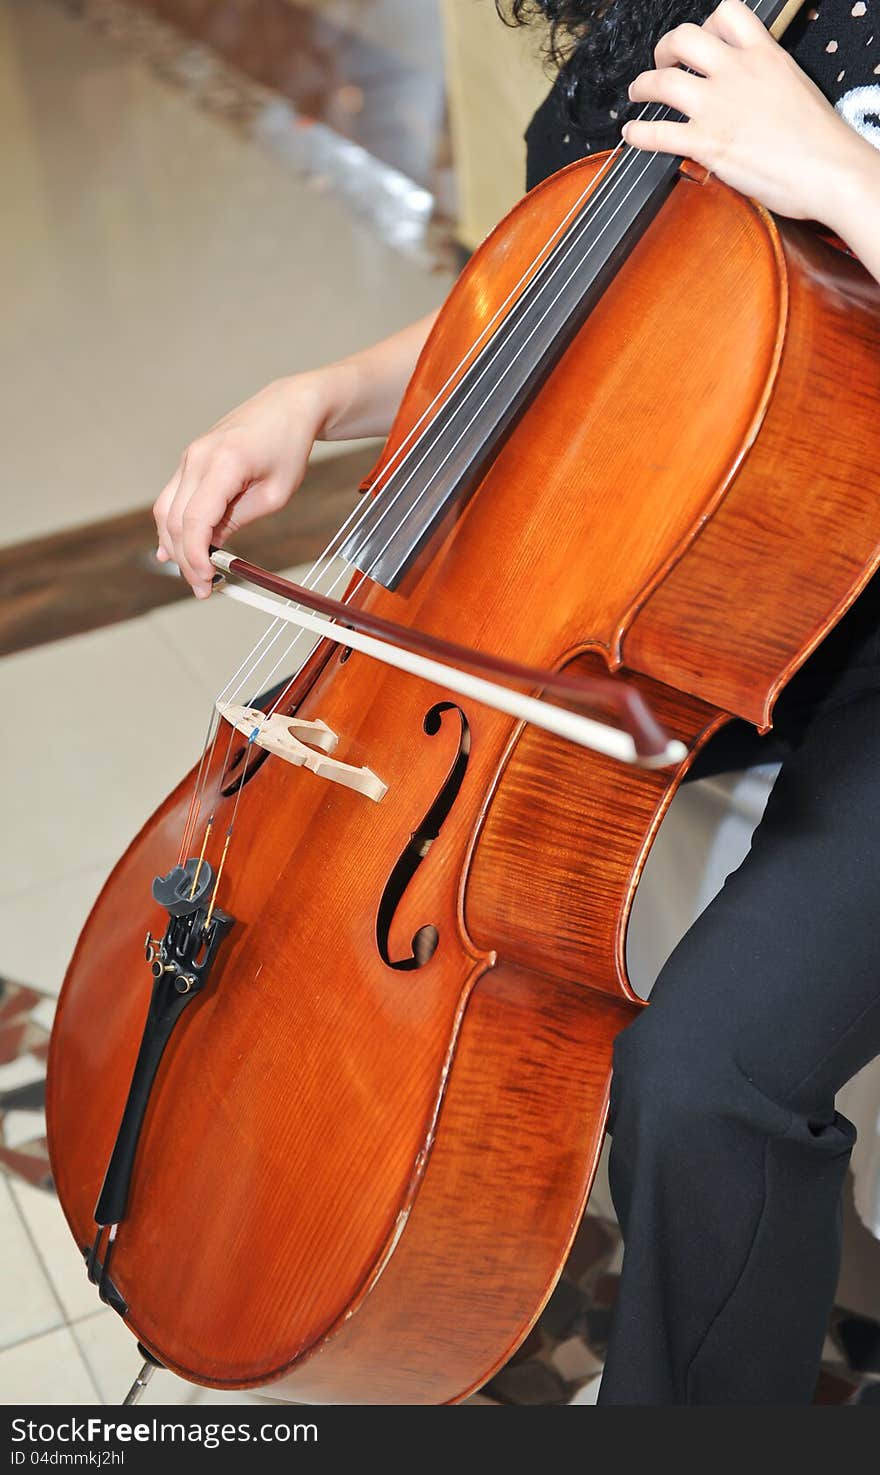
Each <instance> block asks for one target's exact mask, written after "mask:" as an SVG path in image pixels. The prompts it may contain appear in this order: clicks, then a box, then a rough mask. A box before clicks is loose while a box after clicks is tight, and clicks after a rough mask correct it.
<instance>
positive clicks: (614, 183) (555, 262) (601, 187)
mask: <svg viewBox="0 0 880 1475" xmlns="http://www.w3.org/2000/svg"><path fill="white" fill-rule="evenodd" d="M746 3H747V5H748V8H749V9H750V10H751V11H752V14H757V12H758V10H759V9H760V5H761V3H762V0H754V3H750V0H746ZM683 70H685V71H690V72H691V75H695V73H694V72H693V69H692V68H687V67H685V68H683ZM652 108H655V109H656V112H655V115H654V117H653V118H652V119H651V121H653V122H662V121H665V120H667V119H668V118H669V115H670V113H671V112H674V111H675V109H674V108H672V107H670V106H667V105H666V104H660V103H658V104H654V103H646V104H644V106H643V107H642V109H641V112H639V113H637V114H636V115H635V118H634V120H633V121H641V120H643V119H644V118H645V115H646V114H647V113H648V112H650V111H651V109H652ZM625 149H628V150H629V152H628V156H627V157H626V158H625V159H623V160H622V161H620V160H619V155H620V154H621V152H622V151H623V150H625ZM643 156H644V158H645V167H644V168H643V169H642V171H641V173H640V174H639V175H638V176H637V179H636V181H635V182H634V183H633V185H632V186H631V188H630V190H629V191H628V193H627V196H624V201H625V199H626V198H628V195H629V194H631V193H632V190H633V189H634V188H635V186H636V184H637V183H638V181H639V179H640V178H642V177H643V175H644V173H645V172H646V170H647V168H648V167H649V166H650V163H651V161H652V160H653V159H655V158H657V156H658V155H657V153H656V151H653V152H648V151H647V150H642V149H637V148H634V147H633V146H632V145H627V144H626V142H625V140H623V139H621V141H620V142H619V143H618V144H617V145H616V146H615V148H614V149H613V150H612V152H611V153H610V154H609V157H608V158H607V159H606V161H605V164H604V165H603V166H602V169H601V170H600V171H599V174H598V176H597V178H596V180H595V181H592V182H591V183H590V184H588V185H587V186H586V188H585V189H584V190H583V191H582V192H581V194H580V196H579V197H578V199H577V200H576V201H575V202H574V204H573V205H572V206H571V207H570V208H569V210H568V212H567V214H566V215H565V216H564V217H563V218H562V220H561V222H560V223H559V224H558V225H557V226H556V227H555V229H554V231H553V232H552V233H551V235H550V236H549V237H548V239H547V241H546V242H544V243H543V245H542V246H541V248H540V250H539V251H538V253H537V254H536V256H535V257H534V258H533V260H532V262H531V263H530V264H529V266H528V267H526V269H525V271H524V272H523V273H522V274H521V276H520V278H519V280H518V281H517V283H516V284H515V285H514V287H513V288H512V289H511V291H510V293H509V294H508V296H507V298H506V299H505V300H504V302H503V303H502V304H501V307H500V308H499V309H498V311H497V312H496V313H495V314H494V316H493V317H492V318H491V319H490V321H489V323H488V324H487V325H486V327H485V328H484V329H483V331H482V333H481V334H480V335H479V337H478V338H477V339H476V341H475V343H473V344H472V345H471V346H470V348H469V349H468V350H467V352H466V353H465V354H464V355H463V357H462V358H461V360H460V361H459V363H458V365H457V366H456V368H455V369H454V370H453V371H452V373H451V374H450V376H449V377H448V378H447V380H446V383H445V384H444V385H443V386H442V387H441V389H440V390H439V391H438V393H437V394H436V395H435V396H434V399H433V400H432V401H431V403H430V404H429V405H428V407H427V409H426V410H425V411H424V412H423V414H422V416H421V417H420V419H419V420H418V421H417V422H416V423H415V425H414V426H413V427H412V429H411V431H410V432H409V434H408V435H407V437H406V438H405V439H404V441H403V442H402V443H401V445H400V446H399V447H398V450H397V452H396V453H395V455H394V456H392V457H391V459H390V461H389V462H388V463H387V464H386V465H385V466H384V467H382V469H381V470H380V471H379V473H378V474H377V477H376V480H375V482H374V483H373V485H372V487H371V488H370V491H372V492H373V493H374V494H375V495H378V492H377V487H378V484H379V482H380V480H381V478H382V476H383V475H386V476H387V479H386V485H385V487H384V488H383V491H387V490H388V485H389V483H390V481H391V480H392V470H391V468H392V467H393V466H394V462H395V460H396V458H397V455H399V453H400V451H402V450H403V449H404V447H405V446H406V444H407V442H408V441H409V440H410V439H411V438H412V436H413V435H414V434H415V432H416V431H417V430H418V429H419V427H420V425H421V424H422V423H423V421H424V420H425V419H426V417H427V416H428V415H429V414H430V413H431V411H432V410H433V409H434V407H435V406H436V404H437V401H438V400H439V399H440V397H441V396H442V395H443V394H444V393H445V391H446V389H447V388H448V387H449V385H450V384H451V383H452V382H453V380H454V379H455V377H456V375H457V374H458V373H459V372H460V371H461V370H462V369H463V367H464V365H465V364H466V363H467V360H468V358H470V356H471V354H472V353H475V352H476V350H477V347H478V345H479V343H480V341H481V339H482V338H483V337H484V336H485V334H486V333H487V332H488V331H489V329H491V328H492V326H493V324H494V323H495V322H496V321H497V319H498V317H499V315H500V314H501V313H502V312H504V310H505V308H506V307H507V305H508V304H509V303H510V301H511V298H512V297H513V296H514V295H515V293H516V292H517V291H518V290H519V288H520V287H521V286H522V285H523V283H524V282H525V281H526V278H527V277H528V275H529V273H530V272H531V271H532V270H533V269H535V274H534V276H533V277H532V279H531V281H529V282H528V285H527V286H526V287H525V288H524V290H523V292H522V296H521V298H520V299H519V301H520V302H524V301H525V300H526V294H527V293H529V292H531V293H532V294H533V295H534V289H535V287H536V284H538V283H539V279H540V277H541V276H542V275H543V274H544V272H545V271H546V269H547V268H548V267H550V268H551V270H550V273H549V276H548V277H547V278H546V280H545V281H544V282H543V283H541V284H540V286H539V287H538V290H539V291H542V290H543V287H544V286H545V285H546V284H547V281H549V280H550V278H551V277H552V275H553V274H554V273H555V272H556V270H557V269H558V267H559V265H560V264H561V262H560V260H559V259H558V258H559V250H560V249H561V248H563V247H565V245H566V242H567V241H571V242H572V243H574V238H575V237H576V236H577V235H578V232H579V234H580V237H581V238H582V237H583V235H584V234H585V233H586V230H587V229H588V228H589V224H590V220H591V215H592V214H593V213H595V211H596V209H598V208H599V206H600V204H602V203H603V201H604V198H605V197H606V196H607V195H608V194H610V193H611V192H613V191H614V190H615V189H616V188H617V187H618V186H619V185H620V184H621V182H622V181H623V179H624V176H625V175H626V173H627V172H628V171H629V172H631V170H630V165H631V164H632V163H633V161H634V160H636V159H640V158H642V157H643ZM585 199H586V200H587V207H586V209H585V210H584V211H583V213H582V214H581V217H580V219H579V220H578V221H577V222H576V224H575V227H574V229H573V230H572V231H571V233H570V235H569V236H563V237H562V238H561V239H560V233H561V232H562V231H563V230H564V229H565V226H566V225H567V222H568V221H569V220H570V219H571V217H572V215H574V214H575V213H576V212H577V210H578V209H579V208H580V206H581V204H582V203H583V202H584V200H585ZM622 204H623V201H621V203H620V205H618V207H617V209H616V210H615V212H614V214H615V215H616V214H617V213H618V212H619V209H620V208H621V206H622ZM613 218H614V217H613V216H612V219H613ZM607 223H610V222H607ZM607 223H606V224H607ZM581 227H583V229H581ZM603 229H604V228H603ZM601 234H602V232H600V235H601ZM554 238H556V248H554ZM597 239H598V237H597ZM571 249H572V247H571V246H569V249H568V250H566V251H565V252H564V254H563V255H562V257H561V261H562V262H564V260H565V259H566V258H567V256H568V255H570V254H571ZM547 251H549V252H550V253H551V254H549V255H547V256H546V258H545V260H544V261H543V262H541V264H540V267H538V262H539V261H540V258H541V256H542V255H543V254H544V252H547ZM536 268H537V269H536ZM517 305H519V303H518V304H517ZM494 336H495V335H493V337H492V339H490V341H489V343H488V344H487V345H486V347H485V349H484V350H483V352H482V353H481V354H480V355H479V356H478V357H476V358H474V359H473V360H472V362H471V363H470V364H469V365H468V368H467V371H466V373H465V374H463V376H462V379H461V381H460V383H459V385H458V387H459V388H461V385H462V384H463V383H464V382H465V379H466V378H467V376H468V375H469V374H470V373H471V372H472V371H473V370H474V369H476V368H478V367H479V366H480V365H481V364H482V362H483V357H484V356H485V353H487V352H489V351H490V350H491V348H492V346H493V342H494ZM502 346H503V345H502ZM498 351H500V349H498V350H496V354H495V355H494V356H493V358H492V359H490V364H489V366H491V362H493V361H494V357H495V356H497V352H498ZM489 366H487V367H489ZM485 372H486V371H485V369H484V370H483V371H482V372H481V374H480V376H479V377H480V378H481V377H484V374H485ZM472 388H473V386H472ZM469 392H470V391H469ZM430 430H431V426H430V425H429V426H428V427H427V428H426V431H425V432H424V433H423V435H422V436H420V437H419V440H418V441H417V442H416V443H415V444H414V445H413V446H411V447H410V450H409V451H408V452H407V454H406V456H405V457H404V458H403V463H401V465H400V466H398V467H397V470H396V472H394V473H393V475H394V476H396V475H397V473H398V472H399V471H400V470H401V469H402V465H403V464H404V463H405V462H406V461H407V460H409V459H410V457H411V455H412V454H413V453H414V452H415V451H416V450H417V449H418V446H419V444H420V443H421V442H422V441H423V440H424V439H425V438H426V437H427V435H428V434H430ZM422 459H423V460H424V458H422ZM419 464H421V463H419ZM416 469H418V468H416ZM409 479H410V480H411V477H410V478H409ZM426 490H427V489H426ZM398 495H399V494H398ZM393 500H396V498H395V499H393ZM389 505H393V501H392V503H391V504H389ZM414 505H415V504H414ZM369 510H370V504H368V505H367V507H366V508H365V509H364V511H363V513H362V517H361V518H358V520H357V523H356V524H355V528H354V529H353V530H352V531H353V532H356V530H357V526H359V525H360V522H361V521H362V519H363V517H366V516H367V513H368V511H369ZM350 520H351V514H350V515H349V518H347V519H346V521H345V523H343V525H342V527H341V528H340V529H339V530H338V532H337V534H336V535H335V536H334V538H332V539H331V541H330V543H329V544H328V547H327V549H326V550H325V552H324V554H323V555H320V556H319V559H318V560H316V563H315V564H313V565H312V568H311V569H310V570H309V571H308V573H307V575H306V576H305V579H304V580H303V584H304V587H311V586H310V585H309V583H308V579H309V577H310V576H311V574H312V573H313V572H314V570H315V569H316V568H317V566H318V563H319V562H320V561H321V558H323V559H324V560H325V562H329V559H330V557H331V556H332V550H333V545H334V543H335V542H338V541H339V540H341V537H342V535H343V533H344V532H345V530H346V528H347V526H348V524H349V522H350ZM374 566H375V564H374ZM338 582H339V581H338V580H337V582H336V583H335V584H334V585H333V589H335V588H336V587H337V585H338ZM361 582H363V581H362V580H361ZM359 587H360V583H359V584H358V586H357V588H359ZM357 588H356V589H355V590H353V591H352V592H351V595H350V596H349V597H350V598H353V597H354V595H355V593H356V592H357ZM288 602H289V601H288ZM297 638H298V637H297ZM295 643H296V641H294V642H291V646H290V647H288V652H289V650H290V649H292V646H293V644H295ZM276 669H277V665H276V666H275V667H273V672H274V670H276Z"/></svg>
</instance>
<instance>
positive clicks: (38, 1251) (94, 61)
mask: <svg viewBox="0 0 880 1475" xmlns="http://www.w3.org/2000/svg"><path fill="white" fill-rule="evenodd" d="M76 9H77V8H76V7H73V6H71V7H67V6H65V5H63V4H61V3H59V0H0V134H2V137H3V139H4V196H5V197H4V205H5V210H4V228H3V231H2V232H0V272H2V275H3V279H4V281H5V282H6V283H7V284H10V283H13V284H15V291H14V292H9V291H7V293H6V294H5V300H4V311H3V315H2V321H0V374H2V378H3V382H4V393H3V396H2V402H0V442H2V444H3V448H4V457H3V489H2V520H0V542H3V543H7V544H11V543H16V542H19V541H21V540H22V539H24V538H29V537H34V536H37V535H39V534H42V533H51V532H54V531H56V530H58V529H59V528H63V527H67V526H70V525H72V524H78V523H87V522H91V521H94V520H96V519H98V518H101V517H104V516H111V515H113V514H116V513H119V512H120V511H123V510H126V509H128V508H135V507H140V506H143V505H147V504H149V503H150V502H151V501H152V500H153V498H154V497H155V495H156V494H157V492H158V491H159V490H160V488H161V486H162V484H163V482H164V480H165V478H166V477H167V476H168V475H169V474H170V471H171V470H172V468H173V466H174V464H175V462H176V460H177V457H178V455H179V453H180V450H181V448H182V446H183V445H184V444H185V443H186V442H187V440H189V439H191V438H192V437H193V436H194V435H195V434H197V433H198V432H199V431H200V430H202V429H204V428H205V427H206V426H207V425H208V424H210V423H211V422H212V421H213V420H214V419H216V418H217V417H218V416H219V415H220V414H221V413H223V412H224V411H225V410H226V409H228V408H230V407H231V406H232V405H233V404H235V403H237V402H238V401H240V400H241V399H242V398H244V397H245V396H246V395H247V394H249V393H251V392H253V390H254V389H256V388H258V387H259V386H260V385H261V384H263V383H265V382H267V381H268V380H269V379H271V378H272V377H274V376H276V375H278V374H280V373H286V372H291V371H294V370H296V369H298V368H304V367H306V366H312V365H314V364H315V363H319V362H322V361H326V360H329V359H332V358H334V357H337V356H339V355H341V354H343V353H345V352H347V351H350V350H351V349H353V348H355V347H356V346H359V345H361V344H363V343H366V342H368V341H370V340H372V339H374V338H377V337H380V336H382V335H383V334H384V333H388V332H392V331H394V329H395V328H397V327H399V326H401V325H402V324H403V323H405V322H408V321H411V320H412V319H413V318H416V317H418V316H421V315H422V314H424V313H425V312H427V311H429V310H430V308H432V307H433V306H435V305H436V304H437V302H438V301H439V300H440V299H441V298H442V296H443V294H444V292H445V290H446V286H447V282H448V278H447V277H445V276H444V275H443V274H440V273H437V272H436V271H433V270H432V269H430V267H429V266H428V265H426V264H425V263H423V262H419V261H417V260H414V259H412V258H411V257H408V256H407V255H405V254H401V253H400V252H398V251H396V250H394V249H393V248H392V247H390V246H389V245H388V244H387V242H386V240H385V239H383V237H382V236H381V234H380V233H379V232H378V231H374V230H372V229H370V228H369V226H368V225H366V224H364V223H363V222H361V221H359V220H358V219H356V218H355V217H353V215H352V213H351V211H350V210H348V209H347V208H345V206H344V205H342V204H340V203H339V202H337V200H336V199H335V198H334V197H333V195H332V193H328V192H326V191H324V190H321V189H316V188H315V187H314V184H313V183H310V182H309V180H308V179H306V178H300V177H298V176H297V175H296V174H293V173H291V172H290V170H289V169H287V168H286V167H285V166H284V165H283V164H282V163H280V162H278V161H277V160H276V159H275V158H273V157H272V155H271V153H268V152H267V151H266V150H265V149H263V147H262V146H261V145H260V144H259V143H258V142H253V141H248V140H247V139H246V138H245V137H244V136H243V135H242V134H241V133H239V132H237V131H236V130H235V129H234V128H232V127H230V126H229V124H228V122H227V121H226V120H225V119H224V118H223V117H222V116H220V115H216V114H212V113H209V112H207V111H205V110H204V109H203V108H201V107H199V106H197V105H196V104H195V103H194V102H193V100H192V99H191V98H190V97H189V96H188V95H187V93H186V92H185V90H183V89H181V88H180V87H178V86H176V85H173V84H170V83H168V82H166V81H164V80H162V78H161V77H159V76H158V75H157V74H156V72H155V71H154V70H153V69H152V68H151V67H150V66H148V65H145V64H144V63H143V62H142V61H141V60H139V59H138V57H137V56H136V55H134V54H133V53H132V52H131V51H130V49H128V48H127V47H126V46H125V45H124V44H122V43H121V42H120V41H118V40H114V39H113V38H112V37H109V36H107V35H106V34H103V33H102V32H101V31H100V30H99V29H97V28H96V27H95V26H94V25H90V24H89V23H88V22H87V21H86V20H84V19H81V18H79V17H78V15H77V13H76ZM328 449H329V453H330V454H339V453H341V452H343V451H344V450H345V449H346V447H345V446H344V445H342V444H339V445H335V446H333V447H332V448H325V450H324V453H325V454H326V453H327V450H328ZM265 624H266V621H265V617H263V616H260V615H257V614H256V613H255V612H253V611H251V610H245V609H243V608H242V607H241V606H237V607H233V606H232V605H231V604H229V603H227V602H224V601H222V600H220V599H214V600H212V601H210V603H209V605H208V607H202V606H197V605H196V603H195V601H187V602H185V603H183V604H180V605H173V606H169V607H168V608H166V609H163V610H156V611H154V612H153V613H152V614H150V615H147V616H146V617H143V618H141V619H137V620H133V621H129V622H128V623H125V624H120V625H115V626H112V627H109V628H107V629H103V630H98V631H96V632H94V633H92V634H88V635H84V636H79V637H76V638H73V639H69V640H62V641H57V642H55V643H54V644H49V645H44V646H41V647H40V648H38V649H36V650H33V651H29V652H24V653H21V654H19V655H15V656H12V657H9V658H7V659H5V660H4V661H2V662H0V702H2V704H3V710H4V711H5V712H6V714H7V720H8V721H9V722H10V723H11V724H13V726H12V727H8V728H7V731H8V733H10V735H11V734H12V733H13V728H14V737H13V741H12V744H11V745H6V746H4V765H3V773H2V777H0V790H2V802H3V808H4V834H5V835H6V836H11V837H13V838H12V842H11V843H7V844H5V845H4V846H3V847H0V974H2V975H3V976H4V977H5V978H7V979H9V980H18V981H20V982H21V984H25V983H26V984H27V985H28V986H29V988H28V990H27V991H24V990H22V989H18V988H15V987H14V986H13V987H12V989H7V992H6V995H5V1004H4V1003H3V1002H0V1010H2V1012H0V1092H2V1095H3V1104H4V1107H5V1111H4V1113H3V1116H2V1129H0V1137H2V1145H0V1153H2V1161H3V1163H4V1165H5V1167H6V1169H7V1172H6V1174H5V1175H3V1174H0V1234H2V1243H3V1245H4V1254H3V1256H2V1257H0V1307H2V1312H0V1400H2V1401H3V1402H5V1403H19V1402H24V1403H37V1404H43V1403H78V1404H89V1403H97V1402H99V1401H105V1402H107V1403H114V1402H119V1401H121V1398H122V1396H123V1394H124V1393H125V1391H126V1390H127V1387H128V1384H129V1383H130V1381H131V1380H132V1379H133V1378H134V1376H135V1374H136V1372H137V1370H138V1367H139V1358H138V1355H137V1351H136V1348H135V1346H134V1342H133V1340H132V1338H131V1336H130V1334H129V1333H128V1332H127V1331H126V1330H125V1328H124V1327H123V1325H122V1323H121V1322H120V1321H119V1319H118V1317H117V1316H116V1315H115V1313H114V1312H112V1311H109V1310H105V1309H103V1308H102V1307H100V1304H99V1303H98V1302H96V1298H95V1293H94V1290H93V1288H92V1287H90V1286H89V1285H88V1282H87V1280H86V1277H85V1274H84V1269H83V1265H82V1261H81V1259H80V1257H79V1255H78V1252H77V1250H76V1248H75V1246H74V1244H73V1241H72V1239H71V1237H70V1235H69V1233H68V1230H67V1227H66V1225H65V1224H64V1222H63V1219H62V1216H61V1214H60V1211H59V1209H58V1205H57V1202H56V1200H55V1199H54V1197H53V1196H52V1195H51V1194H50V1193H49V1192H47V1191H46V1189H45V1188H44V1187H39V1186H36V1185H38V1184H39V1183H40V1182H44V1181H45V1177H46V1159H45V1145H44V1133H45V1127H44V1121H43V1115H42V1109H41V1093H40V1090H39V1080H40V1078H41V1076H42V1075H43V1072H44V1058H43V1057H44V1053H45V1043H46V1040H47V1030H48V1027H49V1025H50V1024H51V1016H52V1010H53V1006H54V996H55V995H56V994H57V992H58V989H59V987H60V984H61V980H62V977H63V974H64V970H65V967H66V964H67V961H68V959H69V957H70V953H71V951H72V948H73V945H74V943H75V941H76V937H77V934H78V932H79V929H80V927H81V925H82V922H83V920H84V918H85V916H86V914H87V912H88V909H89V907H90V905H91V903H92V901H93V900H94V897H95V895H96V893H97V891H98V889H99V888H100V886H101V885H102V883H103V881H104V879H105V877H106V875H107V872H108V870H109V869H110V867H111V866H112V864H113V863H114V862H115V860H116V859H117V857H118V856H119V854H120V852H121V851H122V849H123V848H124V847H125V845H127V843H128V842H129V841H130V839H131V838H132V836H133V834H134V833H135V831H136V829H137V827H138V826H139V825H140V823H141V822H142V821H143V819H144V818H145V817H146V816H147V815H148V814H149V813H150V811H151V810H152V809H153V808H154V806H155V805H156V804H157V802H158V801H159V800H160V799H161V798H162V797H163V796H164V795H165V794H166V793H167V791H168V789H169V788H170V787H171V786H172V784H173V783H175V782H176V781H177V780H178V779H179V777H180V776H181V774H182V773H183V772H184V771H185V769H186V768H187V767H188V766H189V765H190V763H191V762H192V760H193V758H194V756H195V755H196V751H197V749H198V747H199V745H200V743H201V740H202V737H203V733H204V729H205V725H206V721H207V717H208V714H209V712H210V709H211V703H212V702H213V700H214V697H215V696H216V695H217V693H218V691H219V690H220V688H221V687H222V686H223V684H224V683H225V681H226V679H227V678H228V676H229V675H230V673H231V672H232V671H233V670H234V669H235V667H236V666H237V665H238V664H239V661H240V659H241V658H242V656H243V655H244V654H245V652H246V651H247V650H248V649H249V648H250V646H251V644H252V642H253V641H254V639H255V638H256V637H257V635H259V634H260V633H262V630H263V629H264V627H265ZM160 683H161V686H162V690H163V692H164V693H166V694H167V697H166V700H163V701H157V700H156V698H155V690H156V687H157V686H158V685H159V684H160ZM31 985H33V987H32V988H31V987H30V986H31ZM35 1083H36V1090H34V1089H33V1088H34V1086H35ZM27 1180H30V1181H27ZM96 1307H97V1309H96ZM215 1397H216V1400H217V1401H222V1402H234V1401H237V1400H238V1398H243V1399H245V1400H249V1399H250V1395H213V1394H210V1393H206V1392H204V1391H202V1390H198V1389H195V1388H193V1387H191V1386H190V1385H188V1384H184V1383H183V1382H181V1381H180V1380H178V1379H176V1378H173V1377H172V1375H171V1374H169V1373H157V1374H156V1376H155V1378H154V1379H153V1381H152V1383H151V1385H150V1388H149V1390H148V1393H147V1395H146V1398H145V1401H146V1402H152V1403H162V1402H182V1401H193V1400H197V1401H204V1400H205V1399H208V1400H211V1399H215Z"/></svg>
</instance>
